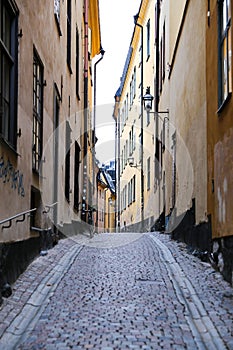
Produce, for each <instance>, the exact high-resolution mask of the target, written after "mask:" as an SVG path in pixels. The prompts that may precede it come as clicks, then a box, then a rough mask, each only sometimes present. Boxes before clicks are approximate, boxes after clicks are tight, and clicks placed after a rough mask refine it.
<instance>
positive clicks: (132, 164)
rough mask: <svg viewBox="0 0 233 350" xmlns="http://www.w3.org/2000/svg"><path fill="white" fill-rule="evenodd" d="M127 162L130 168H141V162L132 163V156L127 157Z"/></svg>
mask: <svg viewBox="0 0 233 350" xmlns="http://www.w3.org/2000/svg"><path fill="white" fill-rule="evenodd" d="M128 164H129V166H130V167H131V168H137V169H138V168H141V164H137V163H136V164H134V157H129V158H128Z"/></svg>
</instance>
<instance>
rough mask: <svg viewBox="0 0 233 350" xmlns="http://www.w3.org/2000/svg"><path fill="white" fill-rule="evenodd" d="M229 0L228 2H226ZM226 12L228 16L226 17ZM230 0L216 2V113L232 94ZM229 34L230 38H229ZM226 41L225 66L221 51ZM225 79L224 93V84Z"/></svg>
mask: <svg viewBox="0 0 233 350" xmlns="http://www.w3.org/2000/svg"><path fill="white" fill-rule="evenodd" d="M228 1H229V3H228ZM224 3H225V4H226V8H225V9H226V11H227V10H228V6H227V3H228V5H229V11H227V12H226V14H225V16H226V24H225V27H223V26H224ZM227 14H229V15H230V16H229V17H228V16H227ZM231 35H232V33H231V0H219V2H218V113H219V112H220V111H221V110H222V108H223V107H224V106H225V104H226V103H227V101H228V100H229V98H230V97H231V95H232V57H231V55H230V52H231V51H232V47H231V46H232V45H231ZM229 36H230V40H229ZM225 43H226V68H225V67H224V65H225V59H224V58H225V56H224V53H223V48H224V44H225ZM225 81H226V93H225V84H224V82H225Z"/></svg>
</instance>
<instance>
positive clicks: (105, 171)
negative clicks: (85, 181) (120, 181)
mask: <svg viewBox="0 0 233 350" xmlns="http://www.w3.org/2000/svg"><path fill="white" fill-rule="evenodd" d="M111 169H112V170H113V168H112V165H110V166H108V165H107V166H106V167H105V166H103V167H102V168H100V169H99V172H98V175H97V189H98V194H97V218H98V220H97V222H98V229H97V231H98V232H99V233H101V232H115V226H116V223H115V201H116V193H115V184H114V180H113V179H112V177H111V175H110V172H109V171H111Z"/></svg>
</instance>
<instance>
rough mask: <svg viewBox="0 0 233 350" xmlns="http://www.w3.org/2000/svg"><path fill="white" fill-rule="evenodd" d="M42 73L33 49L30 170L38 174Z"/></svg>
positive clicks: (41, 66)
mask: <svg viewBox="0 0 233 350" xmlns="http://www.w3.org/2000/svg"><path fill="white" fill-rule="evenodd" d="M43 71H44V67H43V64H42V63H41V60H40V58H39V56H38V54H37V52H36V50H35V49H34V57H33V131H32V134H33V135H32V169H33V170H35V171H37V172H39V168H40V164H41V158H42V151H43V147H42V145H43V138H42V136H43V73H44V72H43Z"/></svg>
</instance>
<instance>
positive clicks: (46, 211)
mask: <svg viewBox="0 0 233 350" xmlns="http://www.w3.org/2000/svg"><path fill="white" fill-rule="evenodd" d="M56 204H58V202H54V203H52V204H47V205H45V206H44V207H45V208H47V210H43V214H47V213H48V212H49V211H50V209H51V208H52V207H54V206H55V205H56Z"/></svg>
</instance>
